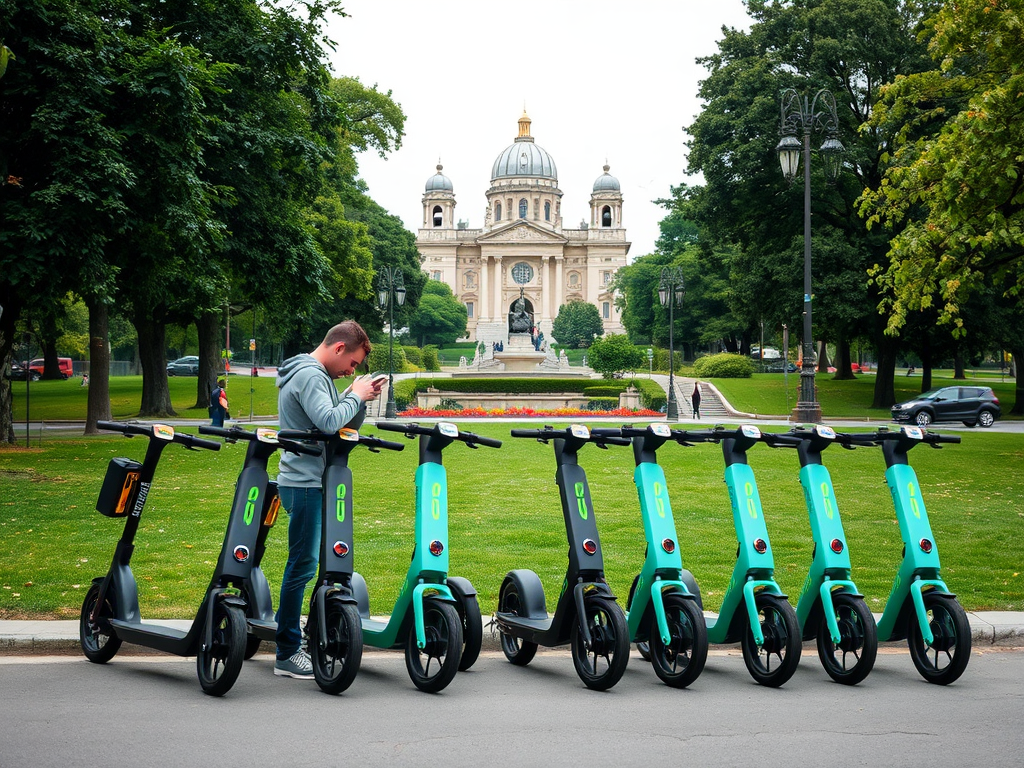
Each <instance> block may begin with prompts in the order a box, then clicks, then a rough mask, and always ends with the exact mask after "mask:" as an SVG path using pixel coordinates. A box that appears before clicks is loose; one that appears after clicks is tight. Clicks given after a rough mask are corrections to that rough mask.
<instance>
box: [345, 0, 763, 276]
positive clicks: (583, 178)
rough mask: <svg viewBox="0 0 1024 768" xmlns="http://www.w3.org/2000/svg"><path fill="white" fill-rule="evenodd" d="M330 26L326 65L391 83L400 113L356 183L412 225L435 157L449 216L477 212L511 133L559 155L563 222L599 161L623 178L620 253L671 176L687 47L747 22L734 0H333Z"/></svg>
mask: <svg viewBox="0 0 1024 768" xmlns="http://www.w3.org/2000/svg"><path fill="white" fill-rule="evenodd" d="M344 5H345V10H346V12H347V13H348V14H349V16H348V17H347V18H344V19H335V20H333V21H332V22H331V25H330V28H329V31H330V35H331V37H332V39H334V40H335V41H336V42H337V43H338V47H337V50H336V51H335V52H334V53H333V54H331V56H330V60H331V64H332V68H333V71H334V74H335V75H337V76H341V75H345V76H354V77H358V78H359V79H360V81H362V83H363V84H364V85H367V86H372V85H374V84H376V85H377V86H378V89H379V90H381V91H384V92H386V91H388V90H391V91H392V97H393V98H394V100H395V101H397V102H398V103H399V104H401V105H402V109H403V111H404V112H405V115H406V123H405V133H406V136H405V138H404V139H403V142H402V148H401V149H400V150H398V151H397V152H394V153H392V154H390V155H389V156H388V158H387V159H386V160H381V159H379V158H378V157H377V155H376V153H374V152H369V153H364V154H363V155H361V156H360V157H359V169H360V175H361V176H362V178H363V179H364V180H365V181H366V182H367V184H368V185H369V187H370V195H371V196H372V197H373V199H374V200H376V201H377V202H378V203H380V204H381V205H382V206H384V207H385V208H386V209H387V210H388V211H390V212H391V213H392V214H395V215H396V216H399V217H400V218H401V219H402V221H404V222H405V225H406V226H407V227H408V228H409V229H410V230H412V231H413V232H415V231H416V229H418V228H419V227H420V225H421V224H420V222H421V221H422V215H423V207H422V202H421V199H422V196H423V189H424V184H425V183H426V181H427V179H428V178H429V177H430V176H432V175H433V174H434V172H435V171H434V167H435V166H436V165H437V163H438V160H439V159H440V161H441V164H442V165H443V166H444V171H443V172H444V174H445V175H446V176H448V177H449V178H450V179H451V180H452V183H453V185H454V187H455V199H456V209H455V218H456V220H458V219H462V220H466V221H468V222H469V226H470V227H471V228H479V227H481V226H482V225H483V221H484V209H485V205H486V198H485V193H486V191H487V189H488V187H489V186H490V175H491V166H492V164H493V163H494V160H495V158H496V157H497V156H498V155H499V154H500V153H501V151H502V150H503V149H504V148H505V147H507V146H508V145H509V144H511V143H512V142H513V140H514V139H515V137H516V135H517V133H518V124H517V121H518V120H519V117H520V115H521V114H522V112H523V107H524V106H525V108H526V112H527V114H529V116H530V118H531V119H532V121H533V124H532V126H531V134H532V135H533V137H534V139H535V140H536V143H537V144H538V146H540V147H543V148H544V149H545V150H547V151H548V153H549V154H550V155H551V156H552V158H553V159H554V161H555V164H556V165H557V167H558V186H559V188H560V189H561V190H562V192H563V196H562V219H563V225H564V226H566V227H576V226H578V225H579V222H580V221H582V220H589V214H590V193H591V190H592V188H593V184H594V180H595V179H597V177H598V176H600V175H601V174H602V166H603V165H604V164H605V162H606V161H607V162H608V164H609V165H610V166H611V171H610V172H611V174H612V175H613V176H615V177H617V178H618V179H619V181H620V182H621V184H622V194H623V197H624V202H623V224H624V225H625V227H626V232H627V237H628V238H629V240H630V241H631V242H632V244H633V245H632V247H631V248H630V251H629V256H630V259H634V258H636V257H638V256H642V255H644V254H646V253H650V252H651V251H653V249H654V243H655V240H657V238H658V234H659V230H658V222H659V221H660V220H661V219H662V218H663V217H664V214H665V211H664V209H662V208H660V207H659V206H657V205H655V204H654V203H653V200H655V199H656V198H659V197H667V196H668V194H669V187H670V186H671V185H674V184H679V183H680V182H683V181H685V180H686V176H685V170H686V147H685V146H684V142H685V141H686V134H685V133H684V132H683V127H684V126H686V125H689V124H690V123H691V122H692V121H693V119H694V117H695V116H696V115H697V113H698V111H699V109H700V102H699V101H698V99H697V88H698V82H699V81H700V80H702V79H703V78H705V77H706V76H707V71H706V70H705V69H704V68H703V67H700V66H698V65H697V64H696V63H695V59H696V58H697V57H698V56H706V55H709V54H712V53H714V52H715V51H717V42H718V40H720V39H721V36H722V35H721V28H722V26H723V25H725V26H730V27H738V28H743V29H746V28H747V27H748V26H749V18H748V17H747V14H746V9H745V7H744V5H743V3H742V1H741V0H715V1H714V2H708V1H707V0H703V1H702V2H697V1H696V0H630V2H615V1H613V0H548V2H546V3H490V2H480V1H479V0H434V1H433V2H415V1H414V0H400V1H394V0H393V1H392V2H387V1H384V0H345V2H344Z"/></svg>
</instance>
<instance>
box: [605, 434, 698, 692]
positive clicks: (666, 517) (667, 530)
mask: <svg viewBox="0 0 1024 768" xmlns="http://www.w3.org/2000/svg"><path fill="white" fill-rule="evenodd" d="M591 431H592V432H593V434H594V435H597V436H603V435H608V436H615V437H625V438H629V439H631V440H632V444H633V458H634V460H635V462H636V469H635V470H634V472H633V482H634V483H635V484H636V491H637V494H638V496H639V497H640V515H641V517H642V518H643V523H644V537H645V538H646V540H647V548H646V551H645V553H644V564H643V567H642V568H641V569H640V573H639V574H638V575H637V576H636V577H635V578H634V579H633V585H632V586H631V587H630V590H629V599H628V601H627V602H626V626H627V627H628V629H629V638H630V640H631V641H633V642H635V643H636V644H637V647H638V649H639V650H640V654H641V656H643V657H644V658H645V659H648V660H649V661H650V662H651V663H652V665H653V666H654V672H655V673H656V674H657V675H658V677H659V678H661V680H662V681H663V682H664V683H666V684H667V685H670V686H672V687H673V688H685V687H686V686H688V685H689V684H690V683H692V682H693V681H694V680H696V679H697V677H698V676H700V673H701V671H703V669H704V663H705V662H706V661H707V657H708V632H707V626H706V624H705V621H704V614H703V612H702V611H701V609H700V607H699V605H698V602H697V589H696V582H695V581H694V580H693V576H692V575H691V574H690V572H689V571H686V570H684V569H683V561H682V558H681V557H680V555H679V547H678V545H677V542H678V537H677V536H676V525H675V521H674V519H673V517H672V506H671V504H670V503H669V498H668V486H667V484H666V482H665V473H664V472H663V471H662V469H661V467H660V466H659V465H658V456H657V451H658V448H660V447H661V446H662V445H664V444H665V443H666V442H668V441H670V440H675V441H677V442H683V441H684V437H683V434H684V433H683V432H680V431H678V430H672V429H671V428H670V427H669V426H668V424H662V423H660V422H659V423H655V424H649V425H648V426H647V427H644V428H638V427H632V426H629V425H627V426H624V427H622V428H621V429H594V430H591Z"/></svg>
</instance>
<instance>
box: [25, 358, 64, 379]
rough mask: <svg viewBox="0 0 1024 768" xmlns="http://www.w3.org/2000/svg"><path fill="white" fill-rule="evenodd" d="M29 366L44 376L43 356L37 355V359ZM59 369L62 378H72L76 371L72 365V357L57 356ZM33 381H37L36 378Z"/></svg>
mask: <svg viewBox="0 0 1024 768" xmlns="http://www.w3.org/2000/svg"><path fill="white" fill-rule="evenodd" d="M28 367H29V368H31V369H32V370H33V371H35V372H36V373H38V374H39V375H40V376H42V375H43V358H41V357H37V358H36V359H35V360H33V361H32V362H31V363H29V364H28ZM57 370H59V371H60V375H61V378H64V379H70V378H71V377H72V376H73V375H74V373H75V371H74V367H73V366H72V365H71V358H70V357H58V358H57ZM32 381H35V379H32Z"/></svg>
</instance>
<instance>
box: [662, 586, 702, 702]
mask: <svg viewBox="0 0 1024 768" xmlns="http://www.w3.org/2000/svg"><path fill="white" fill-rule="evenodd" d="M652 613H653V611H652ZM665 618H666V619H667V621H668V631H669V636H670V637H669V642H668V644H667V645H666V644H665V643H663V642H661V631H660V630H659V629H658V620H657V618H652V619H651V631H650V638H651V663H652V664H653V665H654V671H655V673H656V674H657V675H658V677H660V678H661V680H662V682H664V683H665V684H666V685H670V686H672V687H673V688H685V687H686V686H688V685H689V684H690V683H692V682H693V681H694V680H696V679H697V677H698V676H699V675H700V673H701V672H702V671H703V670H704V663H705V662H706V661H707V660H708V629H707V624H706V623H705V621H704V614H703V613H702V612H701V611H700V610H699V609H698V608H697V604H696V603H695V602H694V601H693V600H688V599H687V598H685V597H683V596H682V595H680V594H678V593H672V594H668V595H665Z"/></svg>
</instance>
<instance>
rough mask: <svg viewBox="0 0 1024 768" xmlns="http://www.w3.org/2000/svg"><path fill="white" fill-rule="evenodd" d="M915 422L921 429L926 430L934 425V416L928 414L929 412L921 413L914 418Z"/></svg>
mask: <svg viewBox="0 0 1024 768" xmlns="http://www.w3.org/2000/svg"><path fill="white" fill-rule="evenodd" d="M914 422H915V423H916V424H917V426H919V427H921V429H924V428H925V427H927V426H928V425H929V424H931V423H932V415H931V414H930V413H928V411H921V412H919V413H918V414H917V416H915V417H914Z"/></svg>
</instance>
